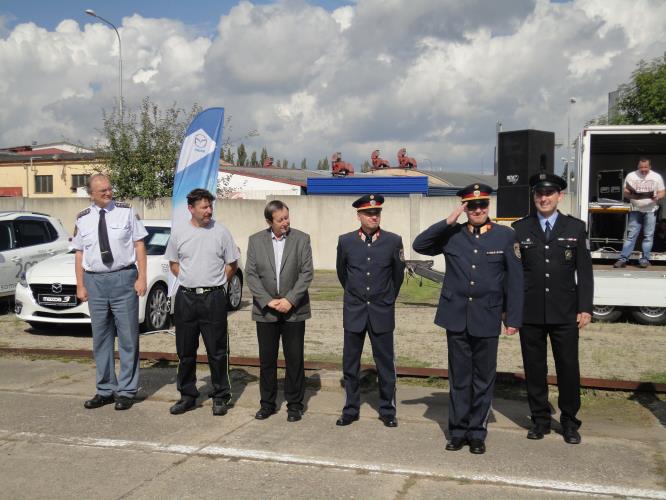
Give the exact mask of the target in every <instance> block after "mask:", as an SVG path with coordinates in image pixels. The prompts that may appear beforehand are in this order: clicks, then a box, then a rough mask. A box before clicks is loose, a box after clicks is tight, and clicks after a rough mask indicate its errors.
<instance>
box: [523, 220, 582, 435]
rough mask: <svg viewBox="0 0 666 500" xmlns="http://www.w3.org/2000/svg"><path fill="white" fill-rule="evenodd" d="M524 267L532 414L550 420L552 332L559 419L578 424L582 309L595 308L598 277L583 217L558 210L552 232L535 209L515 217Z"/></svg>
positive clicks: (527, 373)
mask: <svg viewBox="0 0 666 500" xmlns="http://www.w3.org/2000/svg"><path fill="white" fill-rule="evenodd" d="M513 227H514V229H515V231H516V238H517V241H518V243H519V244H520V249H521V253H522V257H523V258H522V262H523V266H524V269H525V310H524V314H523V327H522V328H521V330H520V347H521V350H522V353H523V366H524V367H525V379H526V384H527V400H528V402H529V406H530V411H531V413H532V420H533V421H534V422H535V423H540V424H542V425H544V426H550V416H551V411H550V404H549V403H548V384H547V376H548V365H547V362H546V359H547V337H548V336H550V342H551V346H552V350H553V358H554V359H555V368H556V370H557V387H558V389H559V398H558V406H559V408H560V412H561V415H560V422H561V423H562V425H563V426H564V427H567V426H573V427H576V428H577V427H579V426H580V424H581V422H580V420H578V419H577V418H576V414H577V412H578V410H579V409H580V369H579V367H578V337H579V332H578V324H577V322H576V316H577V314H578V313H579V312H589V313H591V312H592V302H593V296H594V277H593V271H592V259H591V257H590V251H589V249H588V248H587V244H586V241H587V233H586V231H585V224H584V223H583V221H581V220H579V219H576V218H574V217H571V216H568V215H564V214H561V213H559V214H558V216H557V219H556V220H555V225H554V226H553V229H552V233H551V234H550V237H549V238H547V237H546V235H545V233H544V231H543V230H542V228H541V224H540V222H539V219H538V217H537V216H536V215H530V216H528V217H525V218H523V219H520V220H518V221H516V222H514V223H513Z"/></svg>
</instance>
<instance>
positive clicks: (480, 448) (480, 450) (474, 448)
mask: <svg viewBox="0 0 666 500" xmlns="http://www.w3.org/2000/svg"><path fill="white" fill-rule="evenodd" d="M469 452H470V453H474V454H475V455H483V454H484V453H485V452H486V443H485V442H484V441H483V439H472V440H470V442H469Z"/></svg>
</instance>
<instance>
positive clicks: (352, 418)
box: [335, 413, 358, 426]
mask: <svg viewBox="0 0 666 500" xmlns="http://www.w3.org/2000/svg"><path fill="white" fill-rule="evenodd" d="M357 420H358V415H347V414H345V413H343V414H342V415H340V418H339V419H338V420H337V421H336V422H335V425H340V426H345V425H349V424H351V423H352V422H356V421H357Z"/></svg>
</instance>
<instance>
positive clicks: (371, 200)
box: [352, 194, 384, 212]
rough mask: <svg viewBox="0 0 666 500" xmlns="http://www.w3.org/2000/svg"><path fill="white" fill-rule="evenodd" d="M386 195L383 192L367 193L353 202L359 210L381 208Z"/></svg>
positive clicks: (353, 205)
mask: <svg viewBox="0 0 666 500" xmlns="http://www.w3.org/2000/svg"><path fill="white" fill-rule="evenodd" d="M383 203H384V197H383V196H382V195H381V194H366V195H364V196H361V197H360V198H359V199H358V200H356V201H355V202H354V203H352V207H354V208H355V209H356V211H357V212H360V211H361V210H381V209H382V204H383Z"/></svg>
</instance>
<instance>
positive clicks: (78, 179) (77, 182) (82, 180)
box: [72, 174, 90, 191]
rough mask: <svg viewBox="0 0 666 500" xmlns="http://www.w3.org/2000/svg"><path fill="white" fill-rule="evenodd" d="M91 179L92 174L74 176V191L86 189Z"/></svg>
mask: <svg viewBox="0 0 666 500" xmlns="http://www.w3.org/2000/svg"><path fill="white" fill-rule="evenodd" d="M88 179H90V174H72V191H76V190H77V189H78V188H80V187H85V186H86V185H87V184H88Z"/></svg>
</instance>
